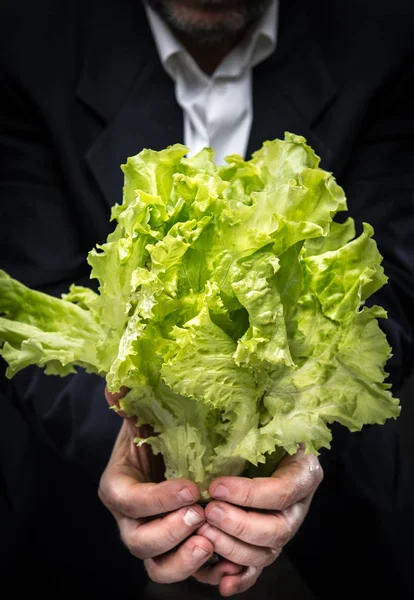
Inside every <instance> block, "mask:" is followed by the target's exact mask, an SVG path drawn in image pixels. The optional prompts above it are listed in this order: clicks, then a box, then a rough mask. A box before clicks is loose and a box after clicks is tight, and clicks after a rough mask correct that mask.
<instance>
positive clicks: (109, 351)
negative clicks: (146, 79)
mask: <svg viewBox="0 0 414 600" xmlns="http://www.w3.org/2000/svg"><path fill="white" fill-rule="evenodd" d="M188 150H189V149H188V148H187V147H185V146H183V145H180V144H176V145H173V146H170V147H168V148H166V149H164V150H162V151H160V152H156V151H153V150H148V149H144V150H143V151H142V152H140V153H139V154H137V155H136V156H133V157H130V158H128V160H127V162H126V164H124V165H122V170H123V173H124V187H123V201H122V204H115V205H114V206H113V209H112V213H111V221H113V222H114V228H113V231H112V233H111V234H110V235H109V236H108V238H107V240H106V242H105V243H104V244H102V245H97V246H96V248H94V249H92V250H91V252H90V253H89V255H88V257H87V260H88V264H89V265H90V268H91V278H96V279H97V280H98V282H99V288H98V293H95V292H93V291H92V290H91V289H89V288H84V287H79V286H76V285H72V286H71V287H70V289H69V290H68V292H67V293H66V294H64V295H63V296H62V297H61V298H55V297H52V296H49V295H47V294H43V293H40V292H38V291H35V290H31V289H29V288H27V287H25V286H24V285H23V284H22V283H20V282H18V281H16V280H14V279H12V278H11V277H9V276H8V275H7V274H6V273H4V272H1V275H0V315H2V316H1V318H0V347H1V355H2V356H3V358H4V359H5V361H6V363H7V365H8V369H7V376H8V377H13V376H14V375H15V374H16V373H18V372H19V371H20V370H21V369H24V368H25V367H27V366H28V365H37V366H38V367H41V368H43V369H44V370H45V373H46V374H50V375H60V376H65V375H67V374H69V373H72V372H74V371H76V369H77V368H82V369H86V371H88V372H95V373H98V374H99V375H101V376H102V377H103V378H105V379H106V383H107V385H108V388H109V390H110V391H112V392H117V391H119V390H120V388H121V387H122V386H126V387H127V388H129V389H130V391H129V392H128V394H127V395H126V396H125V397H124V398H123V399H122V400H121V409H122V410H123V411H125V412H126V413H127V415H129V416H131V417H135V418H136V419H137V424H138V425H144V424H148V425H151V426H152V428H153V430H154V435H153V436H151V437H149V438H146V439H140V438H137V439H136V443H137V444H142V443H148V444H151V446H152V449H153V451H154V452H155V453H161V454H162V455H163V458H164V462H165V467H166V471H165V476H166V478H172V477H186V478H189V479H191V480H193V481H195V482H196V483H197V484H198V485H199V487H200V489H201V491H202V494H203V495H204V496H205V497H208V492H207V488H208V485H209V483H210V482H211V481H212V480H213V479H214V478H215V477H217V476H220V475H239V474H241V473H246V472H249V469H253V470H254V472H255V473H256V474H258V475H260V474H265V473H268V472H269V469H271V468H273V466H274V465H275V464H276V463H277V461H278V460H279V459H280V458H281V456H283V454H284V453H286V452H288V453H294V452H295V451H296V450H297V449H298V446H299V444H304V445H305V448H306V451H307V452H311V453H315V454H318V453H319V451H320V449H321V448H328V449H329V448H330V441H331V439H332V434H331V430H330V428H329V425H330V424H331V423H333V422H339V423H341V424H342V425H343V426H345V427H347V428H348V429H349V430H350V431H358V430H361V428H362V427H363V426H364V425H367V424H383V423H384V422H385V421H386V420H387V419H389V418H396V417H397V416H398V414H399V411H400V405H399V401H398V399H396V398H394V397H393V396H392V393H391V391H390V385H389V384H388V383H386V382H385V380H386V372H385V366H386V362H387V360H388V358H389V357H390V355H391V348H390V347H389V345H388V343H387V339H386V337H385V335H384V333H383V332H382V330H381V329H380V327H379V324H378V319H382V318H386V313H385V311H384V310H383V308H381V307H379V306H371V307H368V306H366V305H365V301H366V299H367V298H369V297H370V296H371V295H372V294H373V293H374V292H376V291H377V290H379V289H380V288H381V287H382V286H383V285H384V284H385V283H386V281H387V278H386V276H385V274H384V271H383V268H382V266H381V262H382V257H381V255H380V254H379V251H378V249H377V245H376V242H375V241H374V239H373V228H372V227H371V226H370V225H369V224H368V223H364V224H363V230H362V231H361V232H360V234H359V235H357V234H356V229H355V226H354V221H353V219H352V217H351V216H349V217H348V218H347V219H346V220H342V222H339V221H338V220H337V221H335V220H334V218H335V216H336V215H337V214H338V213H340V212H344V211H346V210H347V204H346V197H345V194H344V191H343V189H342V188H341V187H340V186H339V185H338V184H337V183H336V181H335V178H334V176H333V175H332V174H331V173H329V172H327V171H325V170H323V169H321V168H320V167H319V163H320V159H319V157H318V156H317V155H316V154H315V153H314V151H313V150H312V149H311V148H310V147H309V146H308V145H307V144H306V140H305V139H304V138H303V137H301V136H297V135H294V134H291V133H286V134H285V137H284V139H283V140H279V139H276V140H273V141H266V142H265V143H264V144H263V146H262V148H261V149H259V150H258V151H257V152H256V153H254V154H253V156H252V158H251V160H248V161H245V160H243V159H242V157H241V156H239V155H232V156H229V157H228V158H227V159H226V165H225V166H217V165H216V164H215V163H214V153H213V150H212V149H210V148H204V149H203V150H202V151H201V152H199V153H198V154H197V155H195V156H194V157H192V158H187V154H188ZM103 401H104V399H103Z"/></svg>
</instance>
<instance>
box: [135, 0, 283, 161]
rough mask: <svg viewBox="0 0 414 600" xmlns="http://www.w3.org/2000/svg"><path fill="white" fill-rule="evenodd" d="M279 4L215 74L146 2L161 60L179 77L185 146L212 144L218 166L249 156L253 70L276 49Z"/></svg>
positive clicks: (271, 7)
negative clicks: (230, 157)
mask: <svg viewBox="0 0 414 600" xmlns="http://www.w3.org/2000/svg"><path fill="white" fill-rule="evenodd" d="M278 4H279V3H278V0H272V2H271V4H270V5H269V7H268V9H267V10H266V12H265V13H264V14H263V16H262V18H261V19H260V21H259V22H258V23H257V26H256V27H255V29H254V31H253V34H252V35H250V36H249V37H248V38H247V39H244V40H243V41H242V42H241V43H240V44H239V45H238V46H236V47H235V48H234V49H233V50H232V51H231V52H230V53H229V54H228V55H227V56H226V57H225V59H224V60H223V61H222V63H221V64H220V65H219V66H218V67H217V69H216V71H215V72H214V73H213V75H212V76H211V77H209V76H208V75H206V74H205V73H204V72H203V71H202V70H201V69H200V67H199V66H198V65H197V63H196V62H195V61H194V59H193V58H192V57H191V56H190V54H189V53H188V52H187V50H186V49H185V48H184V46H183V45H182V44H181V43H180V42H179V41H178V40H177V39H176V38H175V36H174V35H173V34H172V32H171V30H170V29H169V28H168V26H167V25H166V24H165V22H164V21H163V20H162V19H161V18H160V16H159V15H158V14H157V13H155V12H154V11H153V10H152V9H151V8H150V7H149V6H147V5H146V11H147V16H148V21H149V25H150V27H151V30H152V34H153V37H154V40H155V44H156V46H157V49H158V53H159V56H160V60H161V62H162V65H163V67H164V69H165V71H166V72H167V73H168V74H169V75H170V77H172V79H173V80H174V81H175V95H176V99H177V102H178V104H179V105H180V106H181V108H182V109H183V113H184V144H185V145H186V146H188V148H190V152H189V156H192V155H194V154H196V153H197V152H198V151H200V150H201V149H202V148H203V147H204V146H210V147H211V148H213V149H214V151H215V162H216V164H223V163H224V157H225V156H228V155H229V154H234V153H237V154H240V155H242V156H243V157H245V158H246V156H245V154H246V148H247V144H248V140H249V135H250V128H251V124H252V118H253V104H252V68H253V67H254V66H255V65H257V64H258V63H260V62H262V61H263V60H264V59H265V58H267V57H268V56H269V55H270V54H271V53H272V52H273V51H274V49H275V47H276V40H277V21H278V8H279V6H278ZM247 158H248V157H247Z"/></svg>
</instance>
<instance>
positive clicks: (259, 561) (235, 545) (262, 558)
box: [197, 523, 281, 567]
mask: <svg viewBox="0 0 414 600" xmlns="http://www.w3.org/2000/svg"><path fill="white" fill-rule="evenodd" d="M197 533H198V534H199V535H202V536H204V537H205V538H207V539H208V540H209V541H210V542H211V543H212V544H213V546H214V551H215V552H217V554H219V555H220V556H222V557H223V558H225V559H226V560H228V561H230V562H233V563H236V564H237V565H242V566H244V567H248V566H253V567H267V566H268V565H270V564H272V562H273V561H274V560H275V559H276V558H277V556H278V555H279V554H280V552H281V549H277V550H276V549H272V548H264V547H259V546H253V545H251V544H246V543H245V542H242V541H241V540H239V539H237V538H235V537H233V536H231V535H228V534H227V533H224V531H222V530H220V529H217V528H216V527H212V526H211V525H209V524H208V523H206V524H205V525H203V526H202V527H201V528H200V529H198V531H197Z"/></svg>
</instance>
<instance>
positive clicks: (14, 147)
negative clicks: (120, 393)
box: [0, 68, 121, 481]
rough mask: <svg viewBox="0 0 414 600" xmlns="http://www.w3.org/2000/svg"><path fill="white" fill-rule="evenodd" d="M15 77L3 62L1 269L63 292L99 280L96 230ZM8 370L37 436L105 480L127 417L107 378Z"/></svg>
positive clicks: (3, 384)
mask: <svg viewBox="0 0 414 600" xmlns="http://www.w3.org/2000/svg"><path fill="white" fill-rule="evenodd" d="M16 79H17V78H15V77H12V76H11V74H8V73H7V72H6V70H5V69H4V68H1V69H0V83H1V89H2V93H1V94H0V157H1V158H0V268H2V269H4V270H5V271H6V272H7V273H9V274H10V275H11V276H12V277H14V278H16V279H18V280H20V281H22V282H23V283H24V284H25V285H27V286H29V287H32V288H34V289H38V290H41V291H44V292H46V293H48V294H51V295H56V296H60V294H61V293H62V292H65V291H68V288H69V286H70V284H71V283H77V284H79V285H89V286H91V285H93V281H92V280H89V272H90V269H89V267H88V265H87V263H86V255H87V251H88V250H90V249H91V248H92V247H93V246H94V245H95V243H96V241H97V240H96V239H94V240H93V238H94V237H95V235H96V232H95V230H94V226H93V223H91V224H90V229H91V233H90V238H91V239H86V238H85V235H84V234H83V233H82V234H81V232H80V230H79V222H78V221H79V215H78V214H77V212H76V206H77V203H78V204H79V199H77V198H75V197H74V193H73V186H71V185H70V182H69V181H68V179H69V177H70V175H69V173H68V172H66V171H65V168H64V166H63V167H62V160H61V158H60V154H61V153H60V147H59V140H53V137H52V134H51V133H50V132H49V131H48V127H47V125H46V122H47V121H46V119H44V118H43V116H42V114H41V111H40V110H39V109H38V107H37V106H36V103H35V102H34V101H33V100H32V99H31V98H30V96H29V94H28V93H26V92H25V90H24V89H23V88H22V87H21V86H20V85H19V82H18V81H17V80H16ZM108 221H109V219H108ZM95 229H96V228H95ZM88 244H90V247H88ZM0 360H1V359H0ZM4 371H5V363H4V361H1V364H0V391H2V392H4V393H5V394H7V396H8V398H9V399H11V400H12V401H13V403H14V405H15V406H16V407H18V409H19V410H20V411H22V412H23V413H24V415H25V417H26V419H27V420H28V421H29V423H30V424H31V426H32V427H33V429H34V430H35V431H36V432H37V435H38V436H39V437H40V438H41V439H42V440H43V441H44V442H45V443H46V444H48V445H49V446H51V447H52V448H53V449H54V450H55V451H56V452H57V453H59V454H60V455H61V456H62V457H63V458H64V459H65V460H67V461H70V462H72V463H75V464H77V465H79V466H80V467H81V468H82V469H84V470H86V471H87V472H88V473H89V475H90V476H91V477H92V478H93V479H94V480H95V481H98V480H99V477H100V474H101V472H102V470H103V469H104V467H105V464H106V462H107V460H108V458H109V455H110V451H111V449H112V445H113V442H114V440H115V438H116V435H117V432H118V430H119V427H120V422H121V420H120V418H119V417H117V415H116V414H115V413H113V411H110V410H109V408H108V406H107V403H106V401H105V397H104V385H105V382H104V380H103V379H102V378H100V377H98V376H94V375H89V374H86V373H84V372H83V371H79V372H78V373H77V374H76V375H71V376H67V377H64V378H60V377H56V376H46V375H44V373H43V371H41V370H40V369H37V368H28V369H25V370H24V371H22V372H20V373H19V374H18V375H17V376H15V377H14V378H13V379H12V380H8V379H6V378H5V375H4Z"/></svg>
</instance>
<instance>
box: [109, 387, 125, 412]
mask: <svg viewBox="0 0 414 600" xmlns="http://www.w3.org/2000/svg"><path fill="white" fill-rule="evenodd" d="M129 391H130V390H129V388H127V387H125V386H122V387H121V389H120V390H119V392H110V391H109V390H108V386H105V398H106V401H107V402H108V404H109V406H110V407H111V408H113V410H114V411H115V412H116V413H117V414H118V415H119V416H120V417H123V418H126V414H125V413H124V412H123V411H122V410H119V401H120V399H121V398H124V397H125V396H126V395H127V393H128V392H129Z"/></svg>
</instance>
